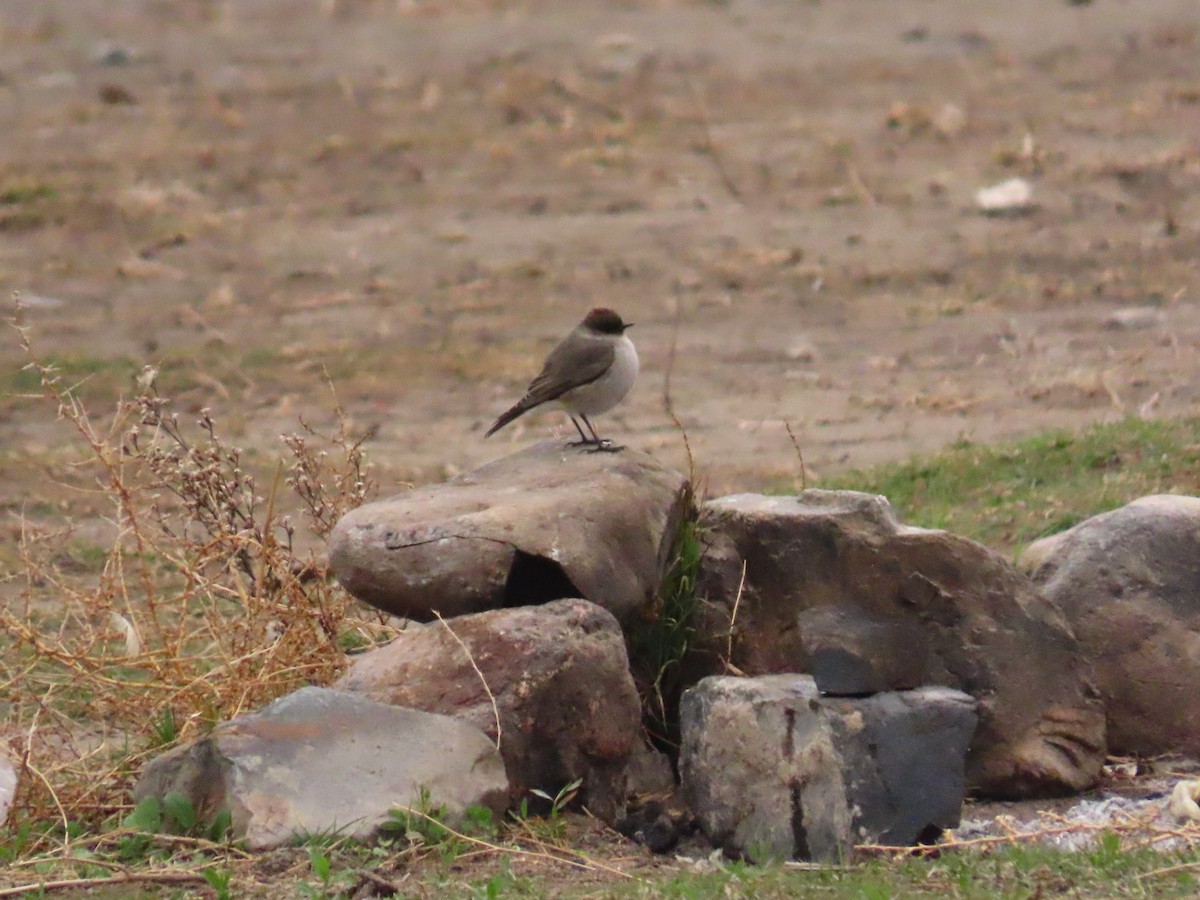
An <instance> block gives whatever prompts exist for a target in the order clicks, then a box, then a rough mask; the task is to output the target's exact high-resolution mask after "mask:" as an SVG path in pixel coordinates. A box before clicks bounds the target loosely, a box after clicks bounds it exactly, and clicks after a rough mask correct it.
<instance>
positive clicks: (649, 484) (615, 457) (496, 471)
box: [329, 441, 688, 621]
mask: <svg viewBox="0 0 1200 900" xmlns="http://www.w3.org/2000/svg"><path fill="white" fill-rule="evenodd" d="M687 498H688V491H687V480H686V479H685V478H684V477H683V476H682V475H680V474H679V473H678V472H674V471H672V470H671V469H668V468H666V467H665V466H663V465H662V464H660V463H659V462H657V461H656V460H655V459H654V458H653V457H651V456H649V455H647V454H645V453H639V452H637V451H636V450H629V449H626V450H623V451H621V452H620V453H587V452H585V451H582V450H580V449H578V448H567V447H564V446H563V444H561V443H558V442H549V441H547V442H544V443H541V444H536V445H534V446H533V447H529V448H527V449H525V450H522V451H521V452H519V453H514V454H513V455H511V456H507V457H505V458H503V459H499V460H496V461H495V462H492V463H488V464H487V465H485V466H483V467H482V468H479V469H476V470H474V471H472V472H468V473H466V474H464V475H460V476H458V477H456V478H453V479H451V480H450V481H447V482H444V483H443V484H435V485H430V486H428V487H423V488H419V489H417V490H415V491H409V492H408V493H406V494H400V495H398V496H395V497H391V498H389V499H387V500H380V501H377V502H375V503H368V504H365V505H363V506H360V507H359V508H358V509H355V510H353V511H351V512H350V513H348V514H347V515H346V516H344V517H343V518H342V520H341V521H340V522H338V524H337V526H336V527H335V528H334V530H333V533H332V535H331V536H330V539H329V562H330V566H331V567H332V568H333V571H334V574H335V575H336V576H337V578H338V580H339V581H340V582H341V583H342V585H343V586H344V587H345V588H346V590H348V591H349V592H350V593H351V594H353V595H354V596H355V597H357V598H359V599H360V600H363V601H365V602H366V603H370V604H371V605H372V606H376V607H378V608H379V609H382V610H384V611H385V612H390V613H393V614H394V615H399V616H405V617H408V618H413V619H417V620H420V621H428V620H429V619H432V618H433V617H434V615H433V614H434V612H435V611H437V612H440V613H441V614H442V615H444V616H447V617H449V616H457V615H462V614H463V613H473V612H479V611H481V610H486V609H498V608H502V607H509V606H523V605H528V604H535V603H542V602H545V601H547V600H556V599H560V598H564V597H583V598H585V599H588V600H591V601H592V602H593V603H598V604H600V605H601V606H603V607H604V608H605V609H608V610H610V611H611V612H612V613H613V614H614V615H615V616H617V618H619V619H621V620H623V621H624V620H628V619H630V618H632V617H633V616H635V615H636V614H637V613H638V612H639V611H641V610H644V609H645V608H646V607H647V606H648V605H649V604H650V603H652V602H653V600H654V597H655V596H656V595H657V593H658V587H659V584H660V583H661V581H662V577H663V574H664V572H665V571H666V569H667V566H668V565H669V563H670V559H669V558H668V557H669V555H670V552H671V548H672V546H673V543H674V540H675V533H676V531H677V529H678V526H679V523H680V522H681V521H682V518H683V515H684V514H685V511H686V506H687Z"/></svg>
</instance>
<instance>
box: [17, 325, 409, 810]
mask: <svg viewBox="0 0 1200 900" xmlns="http://www.w3.org/2000/svg"><path fill="white" fill-rule="evenodd" d="M18 331H19V333H20V335H21V342H22V345H23V346H24V348H25V351H26V353H27V355H28V358H29V360H30V362H29V366H30V367H31V368H32V369H34V370H35V371H36V372H37V373H38V374H39V375H40V379H41V385H42V393H43V395H44V396H45V398H46V399H47V400H48V401H49V402H50V403H52V404H55V405H56V406H57V410H58V414H59V416H60V417H61V418H63V419H65V420H66V422H68V423H69V424H70V425H71V426H73V427H74V430H75V432H76V433H77V434H78V436H79V437H80V439H81V449H82V459H81V461H80V463H79V468H81V469H82V470H83V471H85V472H86V473H87V477H88V479H89V480H93V483H94V488H92V489H91V490H93V492H98V493H99V495H100V496H101V497H102V498H104V499H106V500H107V501H111V505H112V507H111V508H112V513H111V517H110V518H108V527H109V529H110V530H111V533H112V534H113V538H112V541H111V546H108V542H107V541H106V542H105V544H106V555H105V557H104V559H103V567H102V569H101V571H100V572H99V575H98V576H97V575H96V573H95V572H92V573H90V574H89V573H87V572H81V571H80V567H79V566H78V565H77V564H72V560H71V559H70V556H69V554H64V552H63V548H64V543H65V541H66V538H67V537H68V536H69V528H44V527H43V528H41V529H39V528H37V527H35V526H34V525H32V524H30V523H22V529H21V531H22V537H21V544H20V560H21V566H20V568H21V570H22V571H20V572H18V573H17V577H18V578H19V579H20V580H21V586H20V589H19V591H18V595H17V597H16V599H15V600H14V601H10V602H9V603H8V605H7V607H6V608H3V609H0V635H2V636H3V638H0V673H2V674H3V683H0V710H5V712H6V718H7V720H8V721H7V722H6V724H5V733H6V734H7V735H9V739H10V744H11V746H12V749H13V750H15V751H16V753H17V756H18V760H19V761H20V762H21V763H22V764H23V766H22V776H23V777H22V779H21V785H22V786H21V793H20V797H19V801H18V804H17V809H18V814H19V815H20V816H22V817H24V818H26V819H27V820H28V821H35V822H36V821H38V820H46V819H57V820H59V821H60V822H61V823H62V825H63V826H64V828H66V827H67V823H68V822H73V823H79V824H83V823H89V822H90V823H92V824H95V823H97V822H98V821H100V820H102V819H104V818H105V817H108V816H111V815H112V813H114V812H116V811H117V810H119V809H120V808H121V806H122V805H123V804H124V803H125V802H127V800H126V798H127V791H128V788H129V786H130V783H131V781H132V779H133V777H134V776H135V775H136V772H137V770H138V769H139V768H140V765H141V762H142V761H143V760H144V758H146V757H148V756H149V755H150V754H151V753H152V752H159V751H160V750H161V748H162V747H163V746H166V745H169V744H171V743H174V742H176V741H180V740H185V739H188V738H192V737H195V736H196V735H198V734H200V733H202V732H203V730H204V729H206V728H207V727H209V726H211V725H212V724H215V723H216V722H218V721H222V720H225V719H228V718H230V717H232V716H234V715H237V714H238V713H242V712H245V711H248V710H251V709H255V708H257V707H259V706H261V705H262V704H263V703H265V702H266V701H269V700H271V699H273V698H275V697H278V696H280V695H282V694H284V693H287V692H289V691H291V690H293V689H295V688H297V687H300V686H303V685H307V684H324V683H327V682H329V681H330V680H331V679H332V678H334V677H335V676H336V675H337V674H338V673H339V671H340V670H341V669H342V667H343V666H344V664H345V661H346V655H345V652H344V649H343V647H344V646H345V645H347V644H348V643H352V644H354V645H362V644H365V643H371V642H372V641H374V640H376V639H378V638H379V637H381V636H382V635H383V634H384V633H385V632H386V630H387V629H386V627H385V625H384V623H383V620H382V619H381V618H380V617H378V616H375V617H367V618H360V617H357V616H367V615H368V614H367V613H366V611H365V608H363V607H360V606H358V605H357V604H354V601H352V600H350V598H349V597H348V596H347V595H346V594H345V592H344V591H343V590H342V589H341V588H340V587H338V586H337V585H336V584H335V583H333V581H332V579H331V578H330V577H329V576H328V575H327V573H326V571H325V565H324V563H323V561H322V558H321V556H320V552H319V551H320V549H321V548H322V547H323V545H324V540H323V539H324V538H325V536H326V535H327V534H328V532H329V530H330V529H331V528H332V527H333V525H334V523H335V522H336V521H337V520H338V518H340V517H341V515H342V514H343V513H345V512H346V511H347V510H349V509H351V508H353V507H354V506H357V505H358V504H360V503H361V502H362V501H363V499H364V498H365V497H366V496H367V495H368V493H369V491H370V490H371V483H370V480H369V477H368V467H367V465H366V463H365V460H364V457H363V453H362V449H361V447H360V443H361V442H354V441H352V440H351V438H350V436H349V434H348V430H347V424H346V420H345V418H344V416H343V415H342V412H341V409H340V407H337V421H338V427H337V429H336V430H335V431H334V433H332V434H330V435H320V434H318V433H317V432H316V431H315V430H313V429H312V428H309V427H307V426H305V425H304V423H303V422H301V423H300V424H301V432H300V433H297V434H294V435H290V436H287V437H285V438H284V439H283V440H284V444H285V446H286V450H287V455H286V457H285V458H283V459H280V460H279V461H278V464H277V466H276V468H275V471H274V475H273V477H272V478H271V479H270V483H269V484H266V485H265V488H264V486H263V485H260V484H259V483H258V482H257V481H256V479H255V477H254V475H253V473H252V472H251V471H250V467H249V466H248V465H247V463H246V462H245V460H244V456H245V454H244V453H243V451H242V450H240V449H239V448H238V447H236V446H233V445H232V444H230V443H229V442H228V441H227V440H225V439H223V438H222V437H221V435H220V432H219V430H218V425H217V422H216V421H215V420H214V419H213V417H212V415H211V414H210V413H209V412H208V411H207V410H205V411H202V412H201V413H200V417H199V421H198V422H195V423H184V422H182V421H181V420H180V418H179V417H178V416H177V415H175V414H174V413H172V412H171V411H170V403H169V401H168V400H167V399H165V398H163V397H160V396H159V395H158V394H157V392H156V390H155V387H154V380H155V372H154V370H153V369H146V370H145V371H144V372H143V374H142V377H141V378H140V379H139V380H138V392H137V396H135V397H133V398H132V399H127V400H121V401H119V402H118V403H117V406H116V410H115V412H114V414H113V415H112V418H111V420H110V421H108V422H107V423H106V425H104V426H103V427H99V426H97V425H96V424H95V423H94V422H93V421H92V419H91V417H90V416H89V415H88V412H87V410H85V409H84V407H83V406H82V405H81V404H80V402H79V401H78V400H77V398H76V397H75V396H74V395H73V394H72V391H71V390H70V389H69V388H67V387H65V386H64V385H63V383H62V381H61V379H60V377H59V375H58V374H56V372H55V370H54V369H53V367H51V366H49V365H47V364H45V363H43V362H42V361H40V360H39V359H38V357H37V356H36V354H35V353H34V351H33V350H32V348H31V347H30V345H29V341H28V337H27V335H26V333H25V332H24V330H23V329H18ZM334 402H335V406H336V400H335V401H334ZM287 510H294V511H296V512H297V513H298V514H299V518H301V519H303V520H304V523H305V524H304V527H303V529H302V530H301V531H300V532H299V533H298V532H297V527H296V526H295V525H294V524H293V522H292V520H291V518H290V517H289V516H288V515H286V514H285V511H287ZM301 539H306V540H307V542H308V544H309V545H310V548H312V549H308V550H303V551H302V550H300V549H298V547H297V544H298V542H299V541H300V540H301ZM68 833H69V829H68Z"/></svg>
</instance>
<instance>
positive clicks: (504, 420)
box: [484, 397, 534, 438]
mask: <svg viewBox="0 0 1200 900" xmlns="http://www.w3.org/2000/svg"><path fill="white" fill-rule="evenodd" d="M533 405H534V404H529V403H526V402H525V398H524V397H522V398H521V399H520V400H518V401H517V402H516V403H515V404H514V405H513V407H512V408H511V409H509V410H508V411H507V412H505V413H503V414H501V416H500V418H498V419H497V420H496V421H495V422H493V423H492V427H491V428H489V429H488V430H487V432H486V433H485V434H484V437H485V438H490V437H491V436H492V435H493V434H495V433H496V432H497V431H499V430H500V429H501V428H503V427H504V426H505V425H507V424H508V423H509V422H511V421H512V420H513V419H515V418H516V417H517V416H519V415H521V414H522V413H526V412H529V410H530V409H532V408H533Z"/></svg>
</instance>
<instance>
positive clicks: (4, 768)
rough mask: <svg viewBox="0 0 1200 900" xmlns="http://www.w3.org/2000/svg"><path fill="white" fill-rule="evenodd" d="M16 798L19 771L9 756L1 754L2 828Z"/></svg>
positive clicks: (0, 818) (0, 809) (0, 812)
mask: <svg viewBox="0 0 1200 900" xmlns="http://www.w3.org/2000/svg"><path fill="white" fill-rule="evenodd" d="M16 796H17V769H16V767H15V766H14V765H13V764H12V761H11V760H10V759H9V758H8V757H7V756H5V755H4V754H3V753H0V827H2V826H3V825H4V823H5V822H6V821H8V811H9V810H10V809H12V804H13V799H14V798H15V797H16Z"/></svg>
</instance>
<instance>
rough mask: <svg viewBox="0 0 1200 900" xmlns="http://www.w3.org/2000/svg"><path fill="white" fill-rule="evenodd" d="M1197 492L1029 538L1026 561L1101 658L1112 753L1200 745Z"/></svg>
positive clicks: (1087, 649) (1151, 500) (1139, 503)
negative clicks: (1029, 543)
mask: <svg viewBox="0 0 1200 900" xmlns="http://www.w3.org/2000/svg"><path fill="white" fill-rule="evenodd" d="M1198 555H1200V497H1183V496H1175V495H1156V496H1150V497H1142V498H1141V499H1139V500H1135V501H1133V502H1132V503H1130V504H1128V505H1126V506H1123V507H1121V508H1120V509H1116V510H1113V511H1112V512H1108V513H1104V514H1102V515H1099V516H1093V517H1092V518H1090V519H1087V520H1086V521H1084V522H1081V523H1079V524H1078V525H1076V526H1075V527H1074V528H1071V529H1069V530H1067V531H1064V532H1061V533H1059V534H1055V535H1051V536H1050V537H1048V538H1043V539H1042V540H1040V541H1036V542H1035V543H1033V544H1031V545H1030V546H1029V547H1028V548H1027V549H1026V550H1025V552H1024V553H1023V554H1022V555H1021V559H1020V565H1021V567H1022V568H1023V569H1025V570H1026V571H1028V572H1029V573H1030V574H1031V575H1032V576H1033V578H1034V580H1036V581H1037V582H1038V583H1040V584H1041V587H1042V592H1043V593H1044V594H1045V595H1046V596H1047V597H1048V598H1049V599H1050V600H1051V601H1053V602H1054V603H1055V604H1056V605H1057V606H1058V607H1059V608H1060V609H1061V610H1062V611H1063V614H1064V615H1065V616H1066V618H1067V620H1068V621H1069V622H1070V623H1071V627H1072V629H1073V630H1074V632H1075V635H1076V637H1077V638H1078V640H1079V643H1080V645H1081V647H1082V649H1083V652H1084V653H1085V654H1086V655H1088V656H1089V657H1090V658H1091V659H1092V660H1093V661H1094V663H1095V667H1096V680H1097V686H1098V687H1099V689H1100V694H1101V696H1102V697H1103V700H1104V706H1105V710H1106V713H1107V717H1108V734H1109V744H1110V746H1111V747H1112V749H1113V751H1114V752H1116V753H1121V754H1130V755H1137V756H1157V755H1159V754H1162V753H1171V752H1179V753H1186V754H1196V753H1200V729H1198V728H1197V727H1196V723H1197V722H1200V666H1197V664H1196V663H1197V660H1200V565H1197V558H1198Z"/></svg>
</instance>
